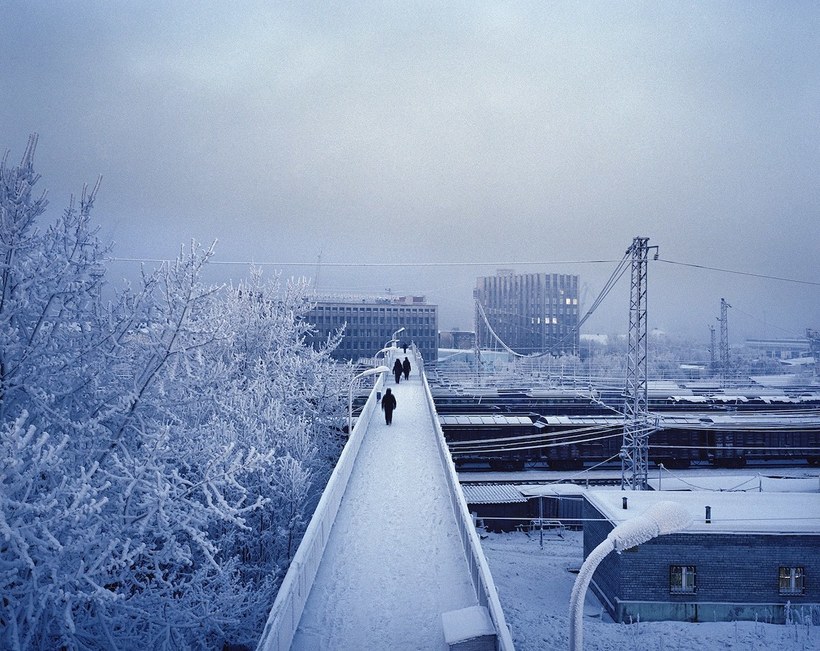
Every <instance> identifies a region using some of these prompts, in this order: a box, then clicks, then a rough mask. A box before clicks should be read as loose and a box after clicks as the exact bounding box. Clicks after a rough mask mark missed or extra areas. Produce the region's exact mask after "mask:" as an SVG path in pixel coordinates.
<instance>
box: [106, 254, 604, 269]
mask: <svg viewBox="0 0 820 651" xmlns="http://www.w3.org/2000/svg"><path fill="white" fill-rule="evenodd" d="M109 260H111V261H113V262H159V263H162V262H172V261H173V260H172V259H170V258H166V259H163V258H119V257H112V258H109ZM613 262H618V261H617V260H552V261H529V262H527V261H521V260H517V261H514V262H324V261H318V262H317V261H310V262H308V261H304V262H283V261H279V262H255V261H252V260H246V261H243V260H214V259H211V260H209V261H208V263H209V264H223V265H244V266H257V267H313V268H318V267H505V266H507V267H509V266H522V267H529V266H549V265H559V264H560V265H567V264H610V263H613Z"/></svg>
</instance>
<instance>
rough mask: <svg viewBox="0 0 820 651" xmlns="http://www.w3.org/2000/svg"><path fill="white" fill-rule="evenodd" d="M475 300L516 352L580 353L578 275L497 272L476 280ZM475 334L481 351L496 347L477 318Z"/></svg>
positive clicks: (524, 353)
mask: <svg viewBox="0 0 820 651" xmlns="http://www.w3.org/2000/svg"><path fill="white" fill-rule="evenodd" d="M475 298H476V299H477V300H478V301H479V303H480V304H481V306H482V308H483V312H484V314H485V315H486V317H487V321H488V322H489V325H490V327H491V328H492V330H493V331H494V332H495V334H496V335H497V336H498V338H499V339H501V340H502V341H503V342H504V343H505V344H506V345H507V346H509V347H510V348H512V349H513V350H514V351H515V352H517V353H521V354H523V355H531V354H534V353H544V352H551V353H553V354H560V353H576V352H578V341H579V333H578V276H574V275H569V274H543V273H531V274H516V273H513V271H512V270H509V269H500V270H499V271H498V273H497V274H496V275H495V276H484V277H482V278H478V279H477V282H476V289H475ZM476 335H477V337H478V344H479V346H480V347H481V348H497V347H498V345H499V344H498V342H497V340H496V338H495V337H494V336H493V334H492V333H491V332H490V329H489V328H488V327H487V323H485V321H484V318H482V316H481V315H479V316H478V318H477V331H476Z"/></svg>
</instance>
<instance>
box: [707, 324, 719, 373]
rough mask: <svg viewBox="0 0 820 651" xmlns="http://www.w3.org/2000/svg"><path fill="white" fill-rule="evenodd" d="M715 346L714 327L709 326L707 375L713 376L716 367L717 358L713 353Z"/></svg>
mask: <svg viewBox="0 0 820 651" xmlns="http://www.w3.org/2000/svg"><path fill="white" fill-rule="evenodd" d="M715 346H716V339H715V326H713V325H710V326H709V373H711V374H714V372H715V368H716V366H717V358H716V356H715V355H716V352H715Z"/></svg>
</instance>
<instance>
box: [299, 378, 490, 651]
mask: <svg viewBox="0 0 820 651" xmlns="http://www.w3.org/2000/svg"><path fill="white" fill-rule="evenodd" d="M384 386H385V387H390V389H391V390H392V391H393V393H394V394H395V395H396V401H397V408H396V411H395V413H394V417H393V424H392V425H390V426H387V425H386V424H385V422H384V417H383V414H382V412H381V411H375V412H374V413H373V415H372V417H371V418H370V421H369V423H368V426H367V431H366V433H365V435H364V438H363V441H362V447H361V449H360V450H359V454H358V456H357V459H356V463H355V466H354V469H353V471H352V473H351V476H350V479H349V483H348V485H347V489H346V490H345V494H344V497H343V499H342V501H341V504H340V506H339V511H338V514H337V516H336V520H335V522H334V524H333V528H332V530H331V533H330V537H329V539H328V542H327V545H326V547H325V551H324V554H323V557H322V561H321V564H320V566H319V569H318V572H317V575H316V578H315V581H314V583H313V586H312V589H311V591H310V595H309V596H308V599H307V603H306V605H305V608H304V611H303V613H302V617H301V620H300V622H299V626H298V627H297V630H296V634H295V637H294V639H293V645H292V647H291V648H292V649H304V650H308V649H309V650H311V651H313V650H316V649H334V650H339V649H341V650H344V649H351V650H352V649H425V650H428V649H446V648H447V646H446V643H445V638H444V632H443V629H442V620H441V615H442V613H445V612H447V611H454V610H458V609H462V608H465V607H468V606H474V605H476V604H477V599H476V593H475V589H474V587H473V584H472V581H471V578H470V573H469V570H468V564H467V561H466V558H465V554H464V550H463V546H462V542H461V540H460V537H459V530H458V527H457V525H456V522H455V515H454V513H453V509H452V506H451V501H450V497H449V490H450V489H449V486H448V483H447V481H446V478H445V475H444V473H445V469H444V468H443V465H442V463H441V460H440V458H439V455H438V453H437V442H436V439H435V436H436V433H435V431H434V428H433V426H432V423H431V419H430V414H429V409H428V406H427V402H426V399H425V388H424V385H423V379H422V378H421V377H420V375H419V373H418V372H417V371H416V370H415V369H414V370H413V372H412V373H411V376H410V379H409V380H408V381H404V380H402V382H401V383H400V384H399V385H396V384H394V383H393V378H392V377H390V378H389V379H387V377H385V384H384Z"/></svg>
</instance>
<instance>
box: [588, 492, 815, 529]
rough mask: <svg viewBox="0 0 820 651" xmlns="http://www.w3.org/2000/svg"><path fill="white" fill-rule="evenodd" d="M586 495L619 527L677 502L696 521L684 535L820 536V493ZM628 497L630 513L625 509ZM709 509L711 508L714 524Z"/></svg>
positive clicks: (636, 493)
mask: <svg viewBox="0 0 820 651" xmlns="http://www.w3.org/2000/svg"><path fill="white" fill-rule="evenodd" d="M585 495H586V498H587V499H588V500H589V501H590V502H591V503H592V504H593V505H594V506H595V507H596V508H597V509H598V510H599V511H600V512H601V513H602V514H603V515H604V517H606V518H608V519H609V520H610V522H612V523H614V524H615V525H619V524H621V523H622V522H625V521H627V520H631V519H632V518H635V517H636V516H639V515H640V514H641V513H643V512H644V511H646V510H647V509H648V508H650V507H652V506H653V505H654V504H656V503H657V502H660V501H667V500H671V501H674V502H677V503H679V504H680V505H681V507H682V508H684V509H685V510H687V511H688V512H689V513H690V515H691V517H692V523H691V524H690V525H689V526H688V527H686V528H685V529H683V533H687V532H701V533H702V532H720V533H768V534H787V533H795V534H810V535H817V534H818V533H820V493H743V492H740V493H729V492H723V493H722V492H714V491H708V492H707V491H692V492H689V491H625V492H624V491H621V492H613V491H600V490H590V491H588V492H587V493H585ZM624 497H626V498H627V505H628V509H624V508H623V504H622V501H623V498H624ZM707 506H709V507H710V509H711V517H710V520H711V521H710V522H708V523H707V522H706V507H707Z"/></svg>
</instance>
